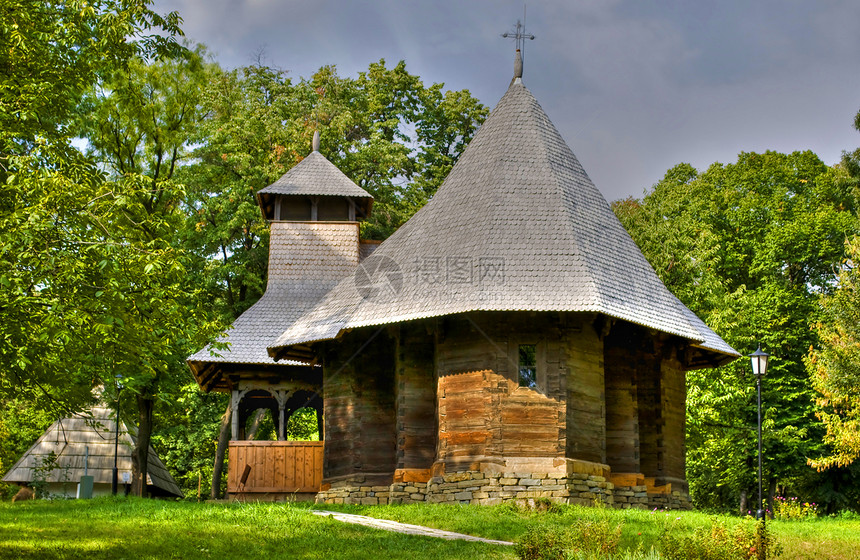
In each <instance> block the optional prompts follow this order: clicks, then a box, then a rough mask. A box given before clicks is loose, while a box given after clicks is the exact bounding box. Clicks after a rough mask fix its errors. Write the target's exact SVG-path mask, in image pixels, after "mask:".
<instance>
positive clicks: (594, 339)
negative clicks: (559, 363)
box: [563, 314, 606, 464]
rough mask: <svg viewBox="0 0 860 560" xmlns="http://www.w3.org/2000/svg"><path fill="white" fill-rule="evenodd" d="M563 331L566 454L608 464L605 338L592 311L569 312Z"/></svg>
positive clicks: (566, 455)
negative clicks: (598, 330) (601, 335)
mask: <svg viewBox="0 0 860 560" xmlns="http://www.w3.org/2000/svg"><path fill="white" fill-rule="evenodd" d="M566 319H567V321H566V325H565V329H564V331H563V336H564V338H563V344H564V361H565V368H566V372H565V373H566V376H567V383H566V391H565V397H566V398H565V404H566V412H567V414H566V428H567V441H566V446H565V457H568V458H570V459H581V460H583V461H591V462H594V463H604V464H605V463H606V405H605V395H604V392H605V386H604V378H603V375H604V374H603V368H604V365H603V340H602V338H601V337H600V333H598V332H597V330H596V327H595V321H594V319H595V316H594V315H592V314H576V315H574V314H569V315H567V316H566Z"/></svg>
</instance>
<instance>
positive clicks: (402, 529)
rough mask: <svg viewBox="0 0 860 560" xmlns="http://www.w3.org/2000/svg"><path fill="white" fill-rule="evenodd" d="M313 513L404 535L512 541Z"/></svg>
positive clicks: (508, 543)
mask: <svg viewBox="0 0 860 560" xmlns="http://www.w3.org/2000/svg"><path fill="white" fill-rule="evenodd" d="M313 513H314V514H315V515H321V516H323V517H333V518H335V519H337V520H338V521H343V522H344V523H354V524H356V525H364V526H365V527H373V528H374V529H382V530H383V531H393V532H395V533H404V534H406V535H421V536H424V537H436V538H440V539H448V540H463V541H476V542H485V543H490V544H503V545H507V546H511V545H513V544H514V543H512V542H508V541H496V540H493V539H484V538H481V537H474V536H472V535H464V534H463V533H454V532H451V531H442V530H440V529H431V528H430V527H422V526H421V525H410V524H409V523H399V522H397V521H389V520H387V519H376V518H375V517H367V516H366V515H354V514H352V513H339V512H336V511H320V510H314V512H313Z"/></svg>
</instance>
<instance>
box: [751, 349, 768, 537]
mask: <svg viewBox="0 0 860 560" xmlns="http://www.w3.org/2000/svg"><path fill="white" fill-rule="evenodd" d="M749 358H750V361H751V362H752V370H753V375H755V386H756V391H757V393H758V509H757V510H756V512H755V516H756V519H761V520H762V522H765V509H764V507H763V504H764V502H763V501H762V492H761V378H762V377H764V374H765V373H766V372H767V360H768V358H770V354H767V353H766V352H762V351H761V346H759V347H758V350H756V351H755V352H753V353H752V354H750V355H749Z"/></svg>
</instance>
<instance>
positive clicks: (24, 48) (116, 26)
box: [0, 0, 180, 417]
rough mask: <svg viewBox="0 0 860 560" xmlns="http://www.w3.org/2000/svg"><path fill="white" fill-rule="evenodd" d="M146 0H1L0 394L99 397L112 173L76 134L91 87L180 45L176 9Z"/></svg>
mask: <svg viewBox="0 0 860 560" xmlns="http://www.w3.org/2000/svg"><path fill="white" fill-rule="evenodd" d="M147 4H148V2H146V1H143V0H127V1H123V2H119V3H117V2H111V1H104V0H94V1H89V2H85V1H82V0H63V1H60V0H47V1H43V0H39V1H36V0H7V1H5V2H3V5H2V7H0V46H2V48H0V287H2V289H0V394H2V395H14V396H17V397H20V398H23V399H25V400H27V401H28V402H33V403H36V404H38V406H39V407H41V408H42V409H45V410H50V411H51V412H50V415H51V416H52V417H54V416H57V415H60V414H65V413H68V412H70V411H71V410H72V409H75V408H79V407H81V406H84V405H86V404H88V403H89V402H90V401H91V400H92V395H91V388H92V387H93V386H94V385H98V384H100V383H101V381H100V379H101V377H102V374H103V373H104V372H106V371H107V368H106V366H107V362H108V359H107V358H106V357H105V356H104V355H99V354H98V353H97V352H94V351H91V348H92V346H93V344H94V343H95V344H97V343H98V340H99V337H100V332H99V329H100V328H102V325H104V324H105V323H104V322H105V321H106V320H107V319H106V318H105V317H103V316H102V315H101V310H102V308H103V306H102V303H103V302H102V296H103V295H104V290H102V289H100V288H99V287H98V284H95V283H93V280H94V278H93V276H92V275H93V271H96V270H98V269H99V265H100V263H102V262H105V261H107V260H108V259H109V258H110V252H111V251H113V250H114V249H115V246H112V245H111V244H109V243H106V242H105V240H104V239H103V238H101V234H100V233H96V234H95V238H94V236H93V235H94V232H98V231H99V228H100V227H101V225H103V224H101V223H100V222H99V221H98V220H97V219H96V218H97V217H98V216H101V217H102V218H103V217H104V216H105V214H104V211H105V207H104V206H103V205H102V206H101V207H100V208H98V209H96V208H95V207H96V206H97V205H99V204H100V202H101V203H104V201H105V200H106V198H105V197H106V196H107V195H106V193H105V190H104V180H105V177H104V175H103V173H102V172H101V171H100V170H99V169H98V168H97V166H96V165H94V163H93V162H92V160H90V159H89V158H86V157H84V156H83V154H81V153H80V151H78V150H77V149H76V148H74V146H73V145H72V143H71V133H70V125H71V123H72V122H73V120H74V115H75V110H76V108H77V107H78V105H79V103H80V101H81V97H82V96H83V94H84V92H85V91H86V90H88V89H89V88H91V87H92V86H94V85H95V84H97V83H99V81H100V80H102V79H103V78H105V77H106V76H108V75H110V74H112V73H114V72H116V71H119V70H122V69H123V68H124V67H125V65H126V64H127V63H128V61H129V60H130V59H131V58H133V57H134V56H155V55H170V54H173V53H176V52H177V51H178V48H179V47H178V45H177V44H176V42H175V41H174V36H175V35H176V34H178V33H180V31H179V28H178V22H179V17H178V15H177V14H176V13H171V14H169V15H168V16H166V17H161V16H159V15H158V14H156V13H154V12H153V11H151V10H150V9H149V8H148V7H147Z"/></svg>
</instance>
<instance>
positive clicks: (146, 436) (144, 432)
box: [131, 395, 155, 498]
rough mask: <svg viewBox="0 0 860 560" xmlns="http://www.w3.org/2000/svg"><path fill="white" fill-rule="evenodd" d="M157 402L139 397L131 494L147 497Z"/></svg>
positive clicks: (132, 460)
mask: <svg viewBox="0 0 860 560" xmlns="http://www.w3.org/2000/svg"><path fill="white" fill-rule="evenodd" d="M154 408H155V400H153V399H152V398H149V397H145V396H143V395H138V396H137V444H136V445H135V447H134V449H133V450H132V453H131V469H132V471H131V472H132V477H131V493H132V495H134V496H139V497H141V498H143V497H146V475H147V469H148V465H149V442H150V440H151V439H152V411H153V409H154Z"/></svg>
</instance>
